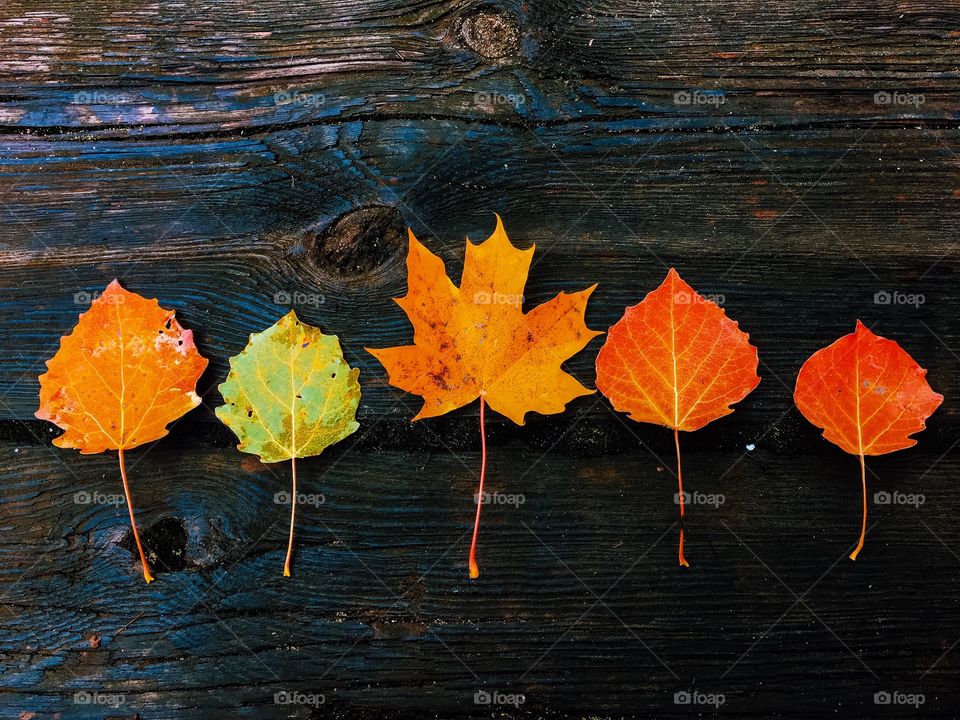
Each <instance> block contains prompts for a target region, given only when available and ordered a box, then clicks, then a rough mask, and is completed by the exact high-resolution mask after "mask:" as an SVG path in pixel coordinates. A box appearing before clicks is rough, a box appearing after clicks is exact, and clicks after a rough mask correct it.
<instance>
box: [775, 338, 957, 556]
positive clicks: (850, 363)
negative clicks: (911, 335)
mask: <svg viewBox="0 0 960 720" xmlns="http://www.w3.org/2000/svg"><path fill="white" fill-rule="evenodd" d="M926 374H927V371H926V370H924V369H923V368H922V367H920V366H919V365H918V364H917V362H916V361H915V360H914V359H913V358H912V357H910V355H909V354H907V352H906V351H905V350H904V349H903V348H902V347H900V346H899V345H898V344H897V343H896V342H894V341H893V340H888V339H887V338H884V337H880V336H879V335H875V334H874V333H872V332H871V331H870V330H869V328H867V326H866V325H864V324H863V323H862V322H860V321H859V320H857V328H856V330H855V331H854V332H852V333H850V334H849V335H844V336H843V337H842V338H840V339H839V340H837V341H836V342H835V343H833V344H832V345H829V346H827V347H825V348H823V349H822V350H818V351H817V352H815V353H814V354H813V355H811V356H810V357H809V358H808V359H807V361H806V362H805V363H804V364H803V367H802V368H800V374H799V375H798V376H797V387H796V389H795V390H794V393H793V399H794V402H795V403H796V405H797V408H799V410H800V412H801V413H803V416H804V417H805V418H807V420H809V421H810V422H811V423H813V424H814V425H816V426H817V427H819V428H820V429H822V430H823V436H824V437H825V438H826V439H827V440H829V441H830V442H832V443H833V444H834V445H837V446H839V447H840V448H841V449H842V450H845V451H846V452H848V453H850V454H851V455H857V456H859V458H860V482H861V485H862V487H863V520H862V523H861V525H860V540H859V542H858V543H857V547H856V549H855V550H854V551H853V552H852V553H850V559H851V560H856V559H857V555H859V554H860V551H861V550H862V549H863V542H864V539H865V536H866V533H867V472H866V463H865V461H864V456H865V455H884V454H886V453H889V452H894V451H895V450H903V449H904V448H908V447H912V446H914V445H916V444H917V441H916V440H915V439H913V438H911V437H910V436H911V435H912V434H914V433H916V432H919V431H921V430H923V429H924V428H925V427H926V424H925V422H926V419H927V418H928V417H930V415H932V414H933V411H934V410H936V409H937V407H939V405H940V403H942V402H943V395H940V394H939V393H935V392H934V391H933V390H932V389H931V388H930V385H929V384H927V381H926Z"/></svg>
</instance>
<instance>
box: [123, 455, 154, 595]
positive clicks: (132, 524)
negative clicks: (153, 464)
mask: <svg viewBox="0 0 960 720" xmlns="http://www.w3.org/2000/svg"><path fill="white" fill-rule="evenodd" d="M119 455H120V479H121V480H123V496H124V497H125V498H126V499H127V511H128V512H129V513H130V527H131V528H133V539H134V541H135V542H136V543H137V552H139V553H140V564H141V565H143V579H144V580H146V581H147V583H152V582H153V575H151V574H150V566H149V565H148V564H147V556H146V555H145V554H144V552H143V545H141V544H140V533H138V532H137V521H136V520H134V519H133V501H132V500H131V499H130V486H129V485H128V484H127V466H126V465H125V464H124V462H123V448H120V450H119Z"/></svg>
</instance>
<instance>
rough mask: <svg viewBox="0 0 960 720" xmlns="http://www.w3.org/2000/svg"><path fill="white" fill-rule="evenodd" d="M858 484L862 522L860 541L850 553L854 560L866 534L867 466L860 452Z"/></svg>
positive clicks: (861, 547) (861, 548)
mask: <svg viewBox="0 0 960 720" xmlns="http://www.w3.org/2000/svg"><path fill="white" fill-rule="evenodd" d="M860 484H861V485H862V486H863V522H862V523H861V525H860V542H858V543H857V547H856V549H855V550H854V551H853V552H852V553H850V559H851V560H856V559H857V555H859V554H860V551H861V550H863V541H864V538H865V537H866V535H867V466H866V464H865V463H864V460H863V453H860Z"/></svg>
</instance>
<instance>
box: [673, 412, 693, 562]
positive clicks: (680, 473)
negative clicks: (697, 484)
mask: <svg viewBox="0 0 960 720" xmlns="http://www.w3.org/2000/svg"><path fill="white" fill-rule="evenodd" d="M673 443H674V445H676V446H677V486H678V487H679V490H680V492H679V494H678V495H677V497H678V498H680V555H679V557H680V564H681V565H682V566H683V567H690V563H688V562H687V559H686V558H685V557H684V556H683V539H684V533H683V470H682V468H681V467H680V431H679V430H678V429H677V428H674V429H673Z"/></svg>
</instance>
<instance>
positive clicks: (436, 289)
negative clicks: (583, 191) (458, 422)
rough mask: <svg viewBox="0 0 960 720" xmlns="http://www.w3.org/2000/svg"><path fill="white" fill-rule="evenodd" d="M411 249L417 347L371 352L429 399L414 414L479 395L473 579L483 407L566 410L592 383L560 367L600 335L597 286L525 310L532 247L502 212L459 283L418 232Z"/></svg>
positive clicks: (471, 247) (437, 411) (408, 302)
mask: <svg viewBox="0 0 960 720" xmlns="http://www.w3.org/2000/svg"><path fill="white" fill-rule="evenodd" d="M409 235H410V249H409V253H408V255H407V294H406V295H405V296H404V297H402V298H396V299H395V300H396V302H397V304H399V305H400V307H401V308H403V310H404V312H406V314H407V317H409V319H410V322H411V323H412V324H413V342H414V344H413V345H405V346H402V347H392V348H385V349H382V350H373V349H370V348H367V350H368V351H369V352H370V353H372V354H373V355H374V357H376V358H377V359H378V360H379V361H380V362H381V363H382V364H383V366H384V367H385V368H386V369H387V372H388V373H389V377H390V384H391V385H394V386H396V387H398V388H400V389H402V390H405V391H407V392H410V393H413V394H415V395H419V396H420V397H422V398H423V407H422V408H421V410H420V412H419V413H418V414H417V416H416V417H414V418H413V419H414V420H420V419H423V418H429V417H436V416H438V415H443V414H445V413H448V412H450V411H451V410H455V409H457V408H460V407H463V406H464V405H468V404H470V403H472V402H473V401H474V400H476V399H478V398H479V400H480V439H481V461H480V487H479V491H478V493H477V509H476V516H475V519H474V527H473V540H472V542H471V545H470V558H469V569H470V577H471V578H477V577H478V576H479V574H480V569H479V566H478V565H477V560H476V549H477V534H478V531H479V526H480V508H481V506H482V504H483V497H484V494H483V483H484V477H485V475H486V464H487V453H486V434H485V430H484V409H485V407H486V406H487V405H489V406H490V408H491V409H492V410H495V411H497V412H498V413H500V414H501V415H504V416H505V417H507V418H509V419H510V420H512V421H513V422H515V423H516V424H518V425H523V424H524V418H525V416H526V414H527V413H528V412H538V413H542V414H552V413H559V412H563V410H564V409H565V408H566V405H567V403H569V402H570V401H571V400H573V399H574V398H577V397H580V396H582V395H589V394H591V393H592V392H593V391H592V390H588V389H587V388H585V387H584V386H583V385H581V384H580V383H579V382H578V381H577V380H576V379H574V378H573V377H572V376H570V375H568V374H567V373H566V372H564V370H563V369H561V367H560V366H561V364H562V363H563V362H564V361H566V360H567V359H568V358H570V357H571V356H572V355H574V354H576V353H577V352H579V351H580V350H582V349H583V348H584V347H585V346H586V344H587V343H588V342H590V340H591V339H592V338H594V337H596V336H597V335H600V334H602V333H599V332H596V331H594V330H590V329H588V328H587V326H586V324H585V322H584V312H585V311H586V305H587V299H588V298H589V297H590V293H592V292H593V290H594V288H595V287H596V285H594V286H592V287H589V288H587V289H586V290H582V291H580V292H575V293H569V294H568V293H560V294H559V295H557V296H556V297H555V298H553V299H552V300H550V301H548V302H545V303H543V304H542V305H539V306H537V307H535V308H533V309H532V310H531V311H530V312H526V313H525V312H523V309H522V305H523V292H524V288H525V286H526V283H527V275H528V272H529V269H530V261H531V259H532V257H533V253H534V247H530V248H529V249H527V250H518V249H517V248H515V247H514V246H513V245H512V244H511V243H510V240H509V239H508V238H507V234H506V232H505V231H504V229H503V224H502V223H501V221H500V217H499V216H497V227H496V229H495V230H494V232H493V234H492V235H491V236H490V237H489V238H487V239H486V240H485V241H484V242H482V243H480V244H473V243H471V242H470V241H469V240H468V241H467V247H466V256H465V258H464V265H463V275H462V276H461V279H460V286H459V287H457V286H456V285H454V284H453V282H451V280H450V279H449V278H448V277H447V273H446V269H445V268H444V265H443V261H442V260H441V259H440V258H439V257H437V256H436V255H434V254H433V253H431V252H430V251H429V250H427V248H426V247H424V246H423V245H422V244H421V243H420V242H419V241H418V240H417V238H416V237H414V235H413V232H412V231H411V232H410V233H409Z"/></svg>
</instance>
